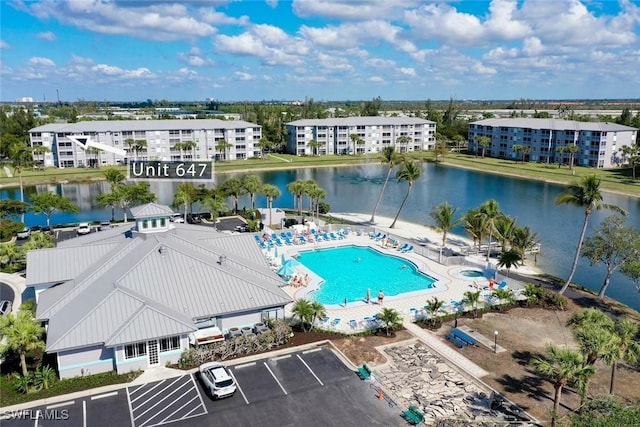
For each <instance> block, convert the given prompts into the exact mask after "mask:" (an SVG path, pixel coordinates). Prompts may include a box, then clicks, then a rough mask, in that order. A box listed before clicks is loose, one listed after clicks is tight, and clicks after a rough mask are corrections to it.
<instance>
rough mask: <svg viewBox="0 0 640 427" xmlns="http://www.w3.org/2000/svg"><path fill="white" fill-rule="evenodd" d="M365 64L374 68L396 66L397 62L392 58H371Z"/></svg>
mask: <svg viewBox="0 0 640 427" xmlns="http://www.w3.org/2000/svg"><path fill="white" fill-rule="evenodd" d="M364 64H365V65H367V66H369V67H374V68H395V67H396V62H395V61H392V60H390V59H382V58H369V59H367V60H366V61H365V62H364Z"/></svg>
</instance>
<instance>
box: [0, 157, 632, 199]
mask: <svg viewBox="0 0 640 427" xmlns="http://www.w3.org/2000/svg"><path fill="white" fill-rule="evenodd" d="M420 160H421V161H422V162H424V163H434V162H433V161H431V160H427V159H420ZM374 163H375V164H378V163H379V162H374ZM366 164H373V163H372V162H366V161H362V162H354V163H332V164H327V165H317V164H314V165H305V164H304V163H303V164H296V163H295V161H292V162H288V163H286V164H285V165H282V166H264V167H258V168H252V169H242V167H241V166H240V165H239V166H238V167H237V168H236V167H234V168H230V170H228V171H227V170H225V171H218V170H217V169H215V168H214V178H215V176H216V175H226V174H236V173H251V172H269V171H286V170H292V169H321V168H331V167H337V168H343V167H351V166H360V165H366ZM434 164H435V165H441V166H446V167H455V168H460V169H465V170H471V171H474V172H478V173H488V174H492V175H502V176H507V177H510V178H518V179H522V180H528V181H537V182H544V183H549V184H557V185H568V184H571V183H572V182H573V180H571V179H570V178H567V179H566V180H562V179H549V178H542V177H535V176H521V175H518V174H517V173H514V172H507V171H500V170H485V169H481V168H474V167H472V166H468V165H459V164H455V163H448V162H447V161H446V160H445V161H442V162H440V163H434ZM105 180H106V179H105V178H104V177H90V178H78V179H74V178H73V177H65V178H64V179H60V180H57V179H56V180H55V181H52V180H51V177H49V178H48V179H44V178H43V179H42V180H33V181H29V182H27V183H25V184H24V185H25V186H33V185H51V184H53V185H56V184H84V183H91V182H100V181H105ZM214 182H215V179H214ZM11 188H19V183H16V182H11V183H6V184H5V183H0V190H3V189H11ZM602 191H604V192H607V193H611V194H617V195H621V196H626V197H633V198H636V199H640V192H633V191H628V192H627V191H621V190H613V189H608V188H602Z"/></svg>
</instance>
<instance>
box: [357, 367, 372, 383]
mask: <svg viewBox="0 0 640 427" xmlns="http://www.w3.org/2000/svg"><path fill="white" fill-rule="evenodd" d="M371 374H373V371H372V370H371V368H369V367H368V366H367V364H366V363H365V364H364V365H362V367H361V368H358V376H359V377H360V379H362V380H368V379H370V378H371Z"/></svg>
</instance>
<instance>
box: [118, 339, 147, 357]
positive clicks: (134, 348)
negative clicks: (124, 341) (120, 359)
mask: <svg viewBox="0 0 640 427" xmlns="http://www.w3.org/2000/svg"><path fill="white" fill-rule="evenodd" d="M146 355H147V343H144V342H139V343H136V344H129V345H125V346H124V358H125V359H134V358H136V357H142V356H146Z"/></svg>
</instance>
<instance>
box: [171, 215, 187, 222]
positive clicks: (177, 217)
mask: <svg viewBox="0 0 640 427" xmlns="http://www.w3.org/2000/svg"><path fill="white" fill-rule="evenodd" d="M169 219H170V220H171V222H180V223H182V222H184V214H181V213H175V214H173V215H171V218H169Z"/></svg>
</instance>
